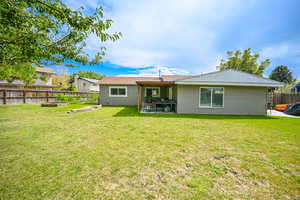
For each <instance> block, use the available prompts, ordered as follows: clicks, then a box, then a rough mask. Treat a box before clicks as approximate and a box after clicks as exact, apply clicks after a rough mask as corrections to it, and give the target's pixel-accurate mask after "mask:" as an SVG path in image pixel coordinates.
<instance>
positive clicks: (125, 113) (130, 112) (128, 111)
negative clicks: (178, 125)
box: [113, 106, 278, 120]
mask: <svg viewBox="0 0 300 200" xmlns="http://www.w3.org/2000/svg"><path fill="white" fill-rule="evenodd" d="M113 117H157V118H194V119H213V120H226V119H227V120H232V119H263V120H266V119H268V120H269V119H278V118H276V117H272V116H266V115H221V114H176V113H139V112H138V111H137V108H136V107H130V106H128V107H124V108H123V109H122V110H121V111H119V112H118V113H116V114H115V115H113Z"/></svg>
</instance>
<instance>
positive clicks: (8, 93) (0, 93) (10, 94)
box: [0, 89, 91, 105]
mask: <svg viewBox="0 0 300 200" xmlns="http://www.w3.org/2000/svg"><path fill="white" fill-rule="evenodd" d="M58 94H62V95H65V96H80V98H81V99H86V98H87V95H88V94H91V93H88V92H69V91H55V90H54V91H51V90H25V89H0V105H1V104H25V103H42V102H54V101H55V98H56V97H57V95H58Z"/></svg>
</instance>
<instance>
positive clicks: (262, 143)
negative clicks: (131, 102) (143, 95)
mask: <svg viewBox="0 0 300 200" xmlns="http://www.w3.org/2000/svg"><path fill="white" fill-rule="evenodd" d="M82 106H84V105H69V106H67V107H60V108H41V107H39V106H37V105H18V106H0V199H300V119H295V118H276V117H266V116H226V115H179V114H138V113H137V112H136V110H135V108H132V107H104V108H103V109H101V110H97V111H90V112H84V113H76V114H66V111H67V110H70V109H71V108H77V107H82ZM85 106H86V105H85Z"/></svg>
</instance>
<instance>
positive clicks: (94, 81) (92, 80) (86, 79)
mask: <svg viewBox="0 0 300 200" xmlns="http://www.w3.org/2000/svg"><path fill="white" fill-rule="evenodd" d="M79 78H80V79H82V80H85V81H88V82H91V83H96V84H99V80H97V79H91V78H85V77H79Z"/></svg>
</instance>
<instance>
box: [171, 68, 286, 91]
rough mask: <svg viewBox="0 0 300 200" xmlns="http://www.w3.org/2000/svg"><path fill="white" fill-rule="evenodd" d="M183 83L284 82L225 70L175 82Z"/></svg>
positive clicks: (274, 83) (259, 83)
mask: <svg viewBox="0 0 300 200" xmlns="http://www.w3.org/2000/svg"><path fill="white" fill-rule="evenodd" d="M175 83H176V84H183V85H236V86H262V87H281V86H282V85H283V84H282V83H280V82H277V81H274V80H270V79H268V78H263V77H260V76H256V75H253V74H250V73H246V72H241V71H236V70H225V71H216V72H211V73H207V74H201V75H198V76H194V77H192V78H188V79H182V80H178V81H176V82H175Z"/></svg>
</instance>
